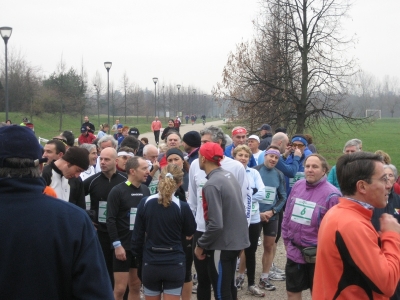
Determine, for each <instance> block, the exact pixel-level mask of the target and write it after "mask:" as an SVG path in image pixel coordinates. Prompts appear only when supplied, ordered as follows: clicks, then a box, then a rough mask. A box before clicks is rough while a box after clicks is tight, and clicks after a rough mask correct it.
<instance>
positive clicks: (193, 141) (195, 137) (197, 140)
mask: <svg viewBox="0 0 400 300" xmlns="http://www.w3.org/2000/svg"><path fill="white" fill-rule="evenodd" d="M182 140H183V141H184V142H185V143H186V144H187V145H188V146H190V147H195V148H198V147H200V145H201V137H200V134H199V133H198V132H197V131H189V132H186V133H185V135H184V136H183V139H182Z"/></svg>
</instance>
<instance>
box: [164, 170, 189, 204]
mask: <svg viewBox="0 0 400 300" xmlns="http://www.w3.org/2000/svg"><path fill="white" fill-rule="evenodd" d="M167 174H168V176H167ZM182 180H183V171H182V170H181V169H180V168H179V167H178V166H177V165H174V164H168V165H166V166H165V167H164V168H163V169H162V171H161V174H160V181H159V183H158V193H159V197H158V203H159V204H162V205H163V206H164V207H168V206H170V204H171V202H172V195H173V194H174V193H175V191H176V190H177V188H178V186H179V184H181V183H182Z"/></svg>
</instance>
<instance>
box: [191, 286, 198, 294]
mask: <svg viewBox="0 0 400 300" xmlns="http://www.w3.org/2000/svg"><path fill="white" fill-rule="evenodd" d="M192 294H197V284H196V285H193V286H192Z"/></svg>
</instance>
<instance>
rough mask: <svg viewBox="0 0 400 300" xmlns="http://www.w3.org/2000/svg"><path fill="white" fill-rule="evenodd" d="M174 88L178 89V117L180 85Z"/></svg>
mask: <svg viewBox="0 0 400 300" xmlns="http://www.w3.org/2000/svg"><path fill="white" fill-rule="evenodd" d="M176 87H177V88H178V116H179V106H180V105H179V104H180V103H179V90H180V89H181V85H180V84H177V85H176Z"/></svg>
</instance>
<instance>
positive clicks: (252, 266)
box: [233, 145, 265, 297]
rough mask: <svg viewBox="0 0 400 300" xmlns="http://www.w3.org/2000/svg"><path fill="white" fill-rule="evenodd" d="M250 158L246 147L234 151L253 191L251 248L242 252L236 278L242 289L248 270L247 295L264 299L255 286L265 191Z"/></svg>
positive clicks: (235, 157) (250, 232)
mask: <svg viewBox="0 0 400 300" xmlns="http://www.w3.org/2000/svg"><path fill="white" fill-rule="evenodd" d="M250 157H251V150H250V148H249V147H248V146H246V145H239V146H237V147H236V148H235V149H234V150H233V158H234V159H235V160H237V161H239V162H240V163H242V164H243V167H244V168H245V169H246V175H247V179H248V180H249V187H250V190H251V191H252V202H251V204H252V205H251V219H250V226H249V239H250V247H248V248H246V249H244V252H242V255H241V257H240V266H239V275H238V277H237V278H236V287H237V289H238V290H240V289H242V285H243V283H244V273H245V268H247V281H248V288H247V294H250V295H253V296H256V297H264V296H265V293H264V292H262V291H260V290H259V288H258V287H257V286H256V285H255V272H256V251H257V243H258V238H259V237H260V233H261V219H260V209H259V205H258V200H262V199H263V198H264V194H265V189H264V183H263V181H262V179H261V176H260V173H259V172H258V171H257V170H255V169H252V168H249V167H248V166H247V164H248V162H249V159H250Z"/></svg>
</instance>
